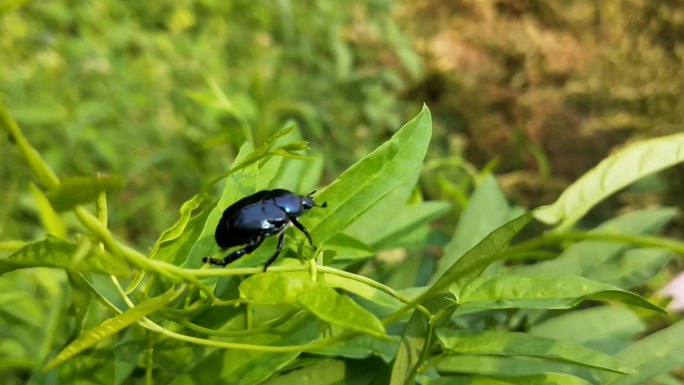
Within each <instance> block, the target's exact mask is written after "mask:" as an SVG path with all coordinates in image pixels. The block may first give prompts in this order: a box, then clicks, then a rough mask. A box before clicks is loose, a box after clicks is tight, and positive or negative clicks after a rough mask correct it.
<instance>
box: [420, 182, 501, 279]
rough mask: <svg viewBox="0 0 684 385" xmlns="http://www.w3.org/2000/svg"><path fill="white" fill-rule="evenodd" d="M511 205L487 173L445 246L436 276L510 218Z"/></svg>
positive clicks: (440, 274)
mask: <svg viewBox="0 0 684 385" xmlns="http://www.w3.org/2000/svg"><path fill="white" fill-rule="evenodd" d="M509 210H510V209H509V206H508V202H506V197H505V196H504V195H503V193H502V192H501V189H500V188H499V185H498V184H497V183H496V179H494V177H493V176H491V175H487V176H486V177H485V178H484V179H483V180H482V183H480V185H479V186H478V187H477V188H476V189H475V191H474V192H473V195H472V196H471V197H470V200H469V201H468V206H466V208H465V210H463V214H462V215H461V217H460V219H459V221H458V226H457V227H456V233H455V234H454V237H453V238H452V240H451V241H450V242H449V243H448V244H447V245H446V247H445V249H444V257H442V259H441V260H440V261H439V263H438V269H437V272H436V273H435V276H434V277H435V278H436V277H440V276H442V275H443V274H444V272H445V271H446V270H447V269H449V267H451V266H453V265H454V263H456V261H458V260H459V259H460V258H461V257H462V256H463V255H464V254H465V253H466V252H467V251H468V250H470V249H472V248H473V247H474V246H475V245H477V244H478V242H480V241H482V240H483V239H484V238H485V237H486V236H487V235H488V234H490V233H491V232H492V231H494V230H495V229H497V228H498V227H500V226H502V225H504V224H505V223H506V222H507V221H508V220H509V218H510V217H509Z"/></svg>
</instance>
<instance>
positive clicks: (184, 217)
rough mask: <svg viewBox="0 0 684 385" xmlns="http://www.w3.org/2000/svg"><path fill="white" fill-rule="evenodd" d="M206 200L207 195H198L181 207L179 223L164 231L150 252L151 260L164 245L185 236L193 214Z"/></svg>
mask: <svg viewBox="0 0 684 385" xmlns="http://www.w3.org/2000/svg"><path fill="white" fill-rule="evenodd" d="M206 199H207V198H206V196H205V195H202V194H198V195H195V196H194V197H192V198H191V199H190V200H188V201H186V202H185V203H183V206H181V209H180V218H179V219H178V221H176V223H174V224H173V226H171V227H169V228H168V229H166V230H164V232H163V233H162V234H161V236H160V237H159V239H158V240H157V242H156V243H155V244H154V247H153V248H152V251H150V254H149V258H150V259H153V258H154V256H155V255H156V254H157V251H158V250H159V247H161V245H162V244H163V243H166V242H171V241H173V240H175V239H178V237H180V236H181V235H183V233H184V232H185V229H186V227H187V226H188V223H189V222H190V216H191V215H192V212H193V211H194V210H195V209H196V208H198V207H199V205H201V204H202V202H204V201H205V200H206Z"/></svg>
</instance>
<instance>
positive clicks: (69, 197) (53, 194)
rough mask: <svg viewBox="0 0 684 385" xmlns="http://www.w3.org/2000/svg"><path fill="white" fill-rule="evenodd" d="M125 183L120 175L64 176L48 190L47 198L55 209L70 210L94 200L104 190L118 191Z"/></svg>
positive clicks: (108, 192)
mask: <svg viewBox="0 0 684 385" xmlns="http://www.w3.org/2000/svg"><path fill="white" fill-rule="evenodd" d="M124 184H125V180H124V178H123V177H121V176H99V175H98V176H95V177H90V176H77V177H71V178H64V179H62V182H61V183H60V185H59V186H57V187H55V188H53V189H51V190H50V191H48V194H47V196H48V199H50V202H51V203H52V206H53V207H54V208H55V210H57V211H66V210H70V209H72V208H74V207H76V206H78V205H82V204H85V203H91V202H95V200H97V197H98V196H99V195H100V194H101V193H102V192H106V193H107V194H111V193H113V192H116V191H119V190H120V189H121V188H122V187H123V186H124Z"/></svg>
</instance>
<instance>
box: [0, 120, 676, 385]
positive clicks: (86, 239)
mask: <svg viewBox="0 0 684 385" xmlns="http://www.w3.org/2000/svg"><path fill="white" fill-rule="evenodd" d="M0 118H2V119H1V120H0V122H1V124H2V127H3V128H4V129H5V130H6V131H7V133H8V134H9V135H10V136H11V137H12V138H13V140H14V141H15V143H16V147H17V152H18V153H19V154H20V156H21V158H23V160H24V161H25V163H26V164H27V165H28V167H29V169H30V170H31V174H32V176H33V178H35V179H36V180H37V181H38V182H39V183H40V187H33V189H34V190H35V191H36V192H35V193H34V197H35V199H36V200H37V201H40V204H39V205H38V206H37V207H39V210H40V212H39V214H40V215H41V217H42V218H43V223H44V225H45V230H46V231H47V232H48V233H51V234H52V235H48V236H47V237H45V238H44V239H42V240H38V241H34V242H28V241H16V242H11V243H10V242H7V243H5V249H6V250H9V252H8V253H6V255H5V256H4V257H3V258H2V259H0V271H3V274H2V277H0V286H2V287H3V289H4V290H3V291H2V292H3V293H4V294H3V296H2V297H1V298H0V302H1V303H3V306H2V307H1V308H0V309H2V310H1V313H0V316H1V317H2V318H1V319H2V320H3V322H5V323H6V324H7V327H5V328H3V333H4V334H3V336H2V342H3V343H2V344H0V357H2V362H3V366H2V367H0V370H2V371H3V372H4V378H6V379H10V381H15V382H31V383H37V384H43V383H46V384H47V383H76V382H77V381H80V382H83V383H85V382H87V383H93V384H100V383H108V384H111V383H114V384H133V383H148V384H151V383H155V384H209V383H219V382H220V383H225V384H231V383H236V384H237V383H250V384H251V383H262V382H263V383H266V384H279V383H286V382H287V383H303V384H306V383H312V384H314V383H315V384H335V383H354V384H374V383H375V384H379V383H390V384H414V383H421V384H442V383H450V384H451V383H458V384H461V383H462V384H478V383H487V384H537V383H538V384H599V383H611V384H622V383H625V384H648V383H649V381H651V380H652V379H653V378H655V377H656V376H659V375H661V374H664V373H666V372H668V371H670V370H673V369H676V368H678V367H679V366H680V365H681V362H680V361H678V360H677V357H680V355H681V352H682V351H683V350H682V349H684V347H683V346H682V343H681V342H680V341H684V331H683V330H682V327H681V326H682V321H681V320H680V321H677V320H673V319H670V318H668V317H667V316H664V315H663V313H665V311H664V310H663V309H662V308H661V307H660V306H659V305H658V304H657V303H654V302H653V300H654V298H649V297H651V294H652V293H650V292H645V291H642V290H641V289H640V290H639V292H641V293H642V294H645V296H640V295H639V294H638V293H637V292H636V291H630V289H633V288H635V287H641V286H639V285H641V284H642V283H643V282H645V281H649V280H651V279H652V278H654V277H655V276H657V275H658V273H659V271H660V269H661V268H662V266H663V264H664V263H666V262H667V261H668V260H670V259H671V258H672V257H673V255H675V254H676V255H684V243H682V242H680V241H677V240H673V239H667V238H663V237H660V236H657V235H656V234H657V233H658V232H659V231H660V230H661V229H662V228H663V226H665V225H666V224H667V223H668V222H669V221H671V220H672V218H673V216H674V215H675V213H676V211H675V210H671V209H651V210H641V211H635V212H631V213H629V214H625V215H622V216H618V217H616V218H612V219H610V220H609V221H606V222H605V223H604V224H602V225H601V226H598V227H596V228H594V229H589V230H583V229H580V228H574V227H573V225H574V224H576V223H577V222H576V219H578V218H576V217H577V212H580V213H585V212H586V211H587V210H588V208H587V209H586V210H584V209H582V208H583V207H591V206H592V205H593V204H595V203H596V197H597V196H596V195H590V196H581V195H580V196H579V197H577V196H573V198H572V200H570V203H567V202H566V200H567V199H568V198H567V197H568V196H570V195H571V194H570V193H568V194H563V195H561V197H560V198H559V201H558V202H557V203H555V204H554V205H553V206H551V207H556V206H562V207H571V208H572V207H579V208H580V209H576V208H575V209H571V210H569V211H564V210H559V211H553V213H554V217H553V221H552V222H554V223H564V225H562V226H558V227H557V228H555V229H553V230H552V231H547V232H544V231H543V230H542V229H541V223H540V222H536V221H535V218H539V219H543V220H545V221H550V220H549V218H550V216H549V210H551V209H549V208H540V209H536V210H531V211H527V210H525V209H523V208H519V207H511V206H510V205H509V204H508V202H507V201H506V200H505V198H504V197H503V194H502V193H501V192H500V191H499V187H498V185H497V183H495V181H494V179H493V178H492V177H491V176H485V175H479V176H478V178H477V181H479V184H478V185H477V188H476V190H475V191H474V192H473V193H472V195H471V197H470V198H469V199H468V205H467V206H466V208H465V210H464V212H463V215H462V216H461V218H460V222H459V223H458V227H457V229H456V232H455V233H454V234H453V235H452V236H451V241H450V242H449V243H446V244H445V242H437V243H435V240H434V238H433V237H431V236H429V235H430V228H429V226H428V222H429V221H430V220H431V219H434V218H438V217H439V216H440V215H444V214H445V213H446V212H447V211H446V210H444V207H443V206H444V205H445V204H446V203H444V202H424V201H423V198H422V196H421V193H420V189H419V188H418V186H417V183H418V180H419V178H418V176H419V173H420V170H421V166H422V164H423V162H424V159H425V156H426V153H427V151H428V144H429V142H430V139H431V134H432V121H431V115H430V111H429V110H428V109H427V107H424V108H423V110H422V111H421V112H420V113H419V114H418V115H417V116H416V117H415V118H414V119H412V120H410V121H409V122H408V123H406V124H405V125H404V126H403V127H402V128H401V129H399V130H398V131H397V132H396V133H395V134H394V135H393V136H392V138H390V139H389V140H388V141H386V142H385V143H384V144H382V145H381V146H379V147H378V148H376V149H375V150H374V151H372V152H370V153H369V154H368V155H366V156H364V157H363V158H362V159H360V160H359V161H358V162H356V163H355V164H354V165H352V166H351V167H349V168H348V169H347V171H345V172H343V173H341V174H340V176H339V177H338V178H337V179H335V180H334V181H333V182H332V183H330V184H328V185H327V186H326V187H324V188H322V189H320V190H318V193H317V194H316V195H315V197H314V198H315V200H316V201H319V202H323V201H326V202H327V203H328V208H327V209H320V210H315V211H312V212H310V213H308V214H307V215H306V216H304V217H302V222H303V223H304V225H305V226H307V227H308V228H309V229H310V230H311V233H312V236H313V239H314V242H315V243H316V245H317V246H318V249H316V250H314V249H312V248H310V247H309V246H308V244H307V243H306V242H305V239H303V236H301V235H300V234H299V232H290V231H289V230H288V232H287V234H288V237H287V238H288V241H287V242H286V244H287V248H286V250H284V251H283V256H281V258H280V259H279V260H278V261H276V263H275V264H274V265H273V266H272V267H270V268H269V270H268V271H267V272H262V271H261V270H262V269H261V267H259V264H261V263H263V262H264V261H265V260H266V259H267V258H268V257H269V256H270V254H271V252H272V250H273V247H274V244H273V243H272V242H266V243H265V245H263V246H262V247H260V248H259V249H258V250H257V251H256V252H254V253H253V254H251V255H249V256H245V257H243V258H241V259H239V260H238V261H236V262H235V263H234V264H231V265H229V266H227V267H226V268H213V267H209V266H201V260H202V257H203V256H207V255H211V254H213V253H214V252H216V251H217V246H216V245H215V244H214V243H213V230H214V228H215V226H216V223H217V222H218V218H219V216H220V214H221V212H222V210H223V209H224V208H225V207H227V206H228V205H230V204H231V203H233V202H235V201H236V200H237V199H239V198H240V197H242V196H244V195H248V194H251V193H253V192H255V191H257V190H260V189H264V188H271V187H276V186H278V187H282V185H280V181H281V180H288V181H293V180H295V181H298V180H302V179H304V180H308V181H307V182H299V183H307V184H310V185H311V186H316V185H318V184H319V183H320V181H319V178H320V175H321V172H320V170H321V169H320V168H317V167H318V166H316V164H317V163H316V161H312V160H306V159H305V158H306V157H305V156H304V154H302V152H303V151H304V150H306V146H305V145H304V144H303V143H302V142H301V141H300V140H299V133H298V132H297V130H296V129H295V128H294V127H289V128H286V129H284V130H282V131H280V132H279V133H277V134H276V135H274V136H273V137H271V139H268V140H265V141H264V144H263V145H261V146H253V145H251V144H250V143H245V144H244V145H243V146H242V148H241V150H240V152H239V154H238V155H237V157H236V159H235V161H234V163H233V166H232V167H231V168H230V170H229V172H228V173H226V174H225V175H223V176H222V177H221V178H220V179H217V178H218V177H217V178H215V179H214V181H215V183H219V182H220V183H225V186H224V188H223V192H222V193H221V194H220V197H219V198H218V200H216V201H213V198H212V197H211V195H212V194H213V193H212V191H213V190H212V188H211V187H210V188H208V189H206V190H205V191H201V189H200V188H198V189H197V191H196V192H197V193H198V195H197V196H195V197H193V198H191V199H190V200H188V201H187V202H186V204H184V205H183V207H182V208H181V209H180V218H179V220H178V221H177V222H176V223H175V224H173V225H172V226H171V227H170V228H169V229H167V230H166V231H164V232H163V233H162V234H161V235H160V237H159V240H158V242H157V243H156V246H155V247H154V248H152V249H151V250H150V252H149V253H147V254H145V253H143V252H141V251H139V249H138V247H136V246H129V245H127V244H125V243H124V242H123V241H121V240H119V239H118V238H117V237H115V236H114V234H113V233H112V231H111V230H110V228H109V227H108V221H107V218H108V214H109V210H108V203H107V199H106V196H107V194H108V192H109V191H110V187H109V186H110V184H111V181H109V180H108V179H106V178H101V177H99V176H97V175H93V176H91V177H83V178H80V179H79V180H78V181H76V182H74V181H70V180H68V179H63V178H60V176H59V174H58V173H55V172H54V171H53V170H52V169H51V168H50V167H49V166H48V164H47V163H46V162H45V161H44V159H43V157H42V156H41V154H40V152H39V151H37V150H36V149H35V148H34V147H33V145H32V144H31V143H29V141H28V140H27V139H26V137H25V136H24V134H23V133H22V131H21V130H20V128H19V126H18V125H17V124H16V123H15V122H14V120H13V118H12V117H11V116H10V114H9V112H8V111H6V110H5V109H4V107H0ZM661 144H662V143H661V142H660V141H658V140H654V141H645V142H641V143H636V144H633V145H631V146H629V147H627V148H626V149H625V150H624V151H623V152H621V153H618V154H616V155H614V156H613V157H611V158H610V159H611V161H610V170H612V171H611V172H612V173H613V174H611V175H616V176H615V177H611V178H603V180H602V181H603V183H602V184H601V190H600V191H601V192H602V193H601V194H600V195H598V197H599V198H600V199H605V198H606V197H607V196H608V193H609V192H613V191H615V190H616V189H617V188H619V187H621V186H623V185H624V184H625V183H629V182H632V181H634V180H637V179H639V178H642V177H644V176H646V175H647V174H649V173H651V172H653V171H654V170H658V169H661V168H663V167H666V166H670V165H672V164H675V163H680V162H682V161H684V154H674V155H673V158H668V157H641V158H638V160H637V163H638V167H636V168H635V167H634V166H635V158H634V157H633V156H631V154H633V153H635V152H638V153H641V152H642V151H643V150H644V149H646V150H648V149H649V148H651V149H654V150H657V149H659V148H660V146H661ZM641 163H644V164H645V166H644V167H640V166H641ZM311 168H313V171H312V170H311ZM604 169H605V168H604V167H602V166H601V165H599V166H598V167H597V168H596V169H595V170H591V171H589V172H588V173H587V177H584V178H580V179H578V180H577V182H575V184H574V185H573V186H571V187H570V188H569V189H568V191H569V192H571V191H589V190H591V189H595V186H594V184H595V182H594V179H595V178H594V177H593V176H595V175H597V174H600V173H601V172H602V171H601V170H604ZM316 170H318V171H316ZM635 170H636V171H635ZM619 176H622V177H619ZM64 181H68V182H66V183H65V182H64ZM74 183H82V184H83V185H84V186H88V188H87V189H85V190H86V191H87V192H88V194H82V195H79V196H78V199H75V200H72V201H68V202H69V203H68V204H65V203H63V202H64V201H63V200H61V199H60V200H55V196H60V194H59V193H58V192H59V191H63V188H62V186H66V187H67V188H73V187H72V186H73V185H74ZM55 191H56V192H55ZM47 197H52V199H48V198H47ZM86 200H90V203H92V204H88V205H86V203H87V202H86ZM58 201H59V202H61V203H60V205H61V206H59V207H60V210H65V211H63V212H61V211H60V212H58V211H57V210H56V209H55V207H54V205H55V204H56V203H55V202H58ZM118 204H119V203H113V204H112V206H118ZM423 210H426V211H427V212H428V214H425V215H419V214H420V212H421V211H423ZM576 210H579V211H576ZM113 211H114V210H113ZM407 213H410V214H414V215H408V214H407ZM395 217H396V218H401V220H397V223H388V222H392V221H393V218H395ZM70 220H73V221H75V222H76V223H75V224H73V223H71V222H69V221H70ZM564 221H566V222H564ZM567 221H569V222H567ZM550 222H551V221H550ZM51 229H52V230H51ZM397 245H403V246H401V247H403V248H405V249H408V250H410V253H409V254H407V255H405V256H404V257H403V258H399V260H398V261H393V262H392V261H388V260H385V261H384V262H378V261H382V259H381V256H383V255H388V253H390V252H391V250H392V249H394V248H396V247H397ZM435 246H438V247H440V246H441V247H444V252H445V256H444V258H442V261H443V262H441V263H440V264H439V265H436V264H434V263H430V262H429V261H430V257H429V254H428V253H427V252H428V251H429V250H431V249H434V248H435ZM374 255H378V256H379V257H378V258H377V259H376V258H372V256H374ZM293 256H296V257H297V258H299V261H297V260H295V259H294V258H291V257H293ZM418 265H420V267H421V268H416V267H417V266H418ZM108 266H111V269H109V270H108V269H107V267H108ZM608 267H609V268H608ZM45 268H51V269H45ZM16 283H20V284H19V285H16ZM11 285H15V286H14V287H12V286H11ZM647 298H648V299H647ZM649 299H650V301H649ZM578 306H581V308H580V309H579V310H572V309H573V308H576V307H578ZM653 320H657V322H658V323H659V324H660V325H661V330H659V331H658V332H656V333H653V334H650V335H645V336H643V338H641V339H640V340H638V341H637V342H634V338H635V337H637V336H642V333H643V332H644V329H645V324H646V323H647V322H651V321H653ZM44 370H45V371H44ZM80 382H79V383H80Z"/></svg>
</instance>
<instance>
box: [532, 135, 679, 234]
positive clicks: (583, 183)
mask: <svg viewBox="0 0 684 385" xmlns="http://www.w3.org/2000/svg"><path fill="white" fill-rule="evenodd" d="M682 161H684V134H675V135H669V136H664V137H661V138H655V139H650V140H644V141H641V142H637V143H633V144H630V145H628V146H626V147H624V148H623V149H621V150H619V151H617V152H616V153H614V154H613V155H611V156H609V157H608V158H606V159H604V160H603V161H601V162H600V163H599V164H598V165H597V166H596V167H594V168H593V169H591V170H590V171H589V172H587V173H586V174H584V175H583V176H582V177H581V178H580V179H578V180H577V181H576V182H575V183H573V184H572V185H570V187H568V188H567V189H566V190H565V191H564V192H563V194H561V196H560V197H559V198H558V200H557V201H556V202H554V203H553V204H552V205H550V206H545V207H541V208H539V209H538V210H536V212H535V216H536V217H537V219H539V220H540V221H542V222H545V223H548V224H557V223H559V222H560V224H559V225H558V227H557V229H558V230H562V229H567V228H569V227H572V226H573V225H574V224H575V223H577V221H578V220H580V219H581V218H582V217H583V216H584V214H586V213H587V212H588V211H589V210H590V209H591V208H592V207H594V206H595V205H596V204H597V203H599V202H601V201H602V200H604V199H605V198H607V197H608V196H610V195H611V194H613V193H614V192H616V191H618V190H620V189H622V188H623V187H625V186H627V185H629V184H631V183H633V182H635V181H637V180H639V179H641V178H643V177H645V176H647V175H649V174H652V173H654V172H657V171H660V170H662V169H664V168H667V167H670V166H673V165H675V164H677V163H680V162H682Z"/></svg>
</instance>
